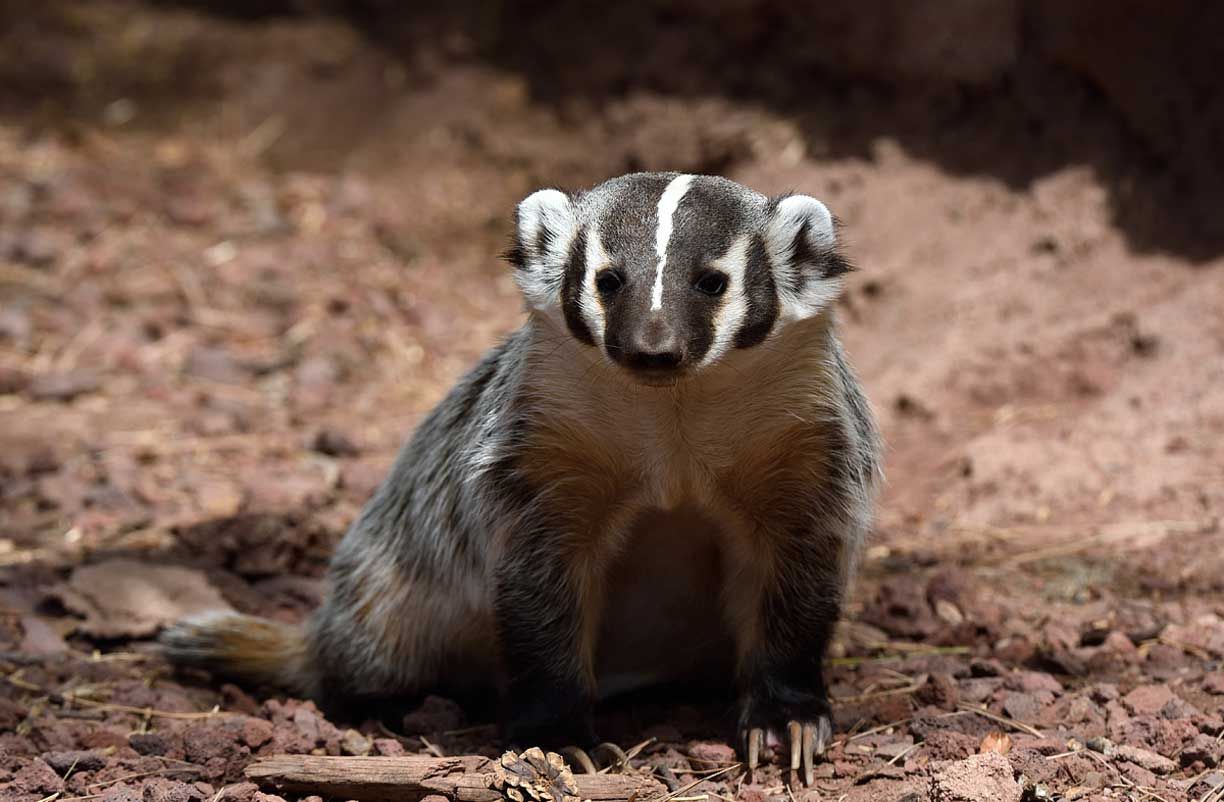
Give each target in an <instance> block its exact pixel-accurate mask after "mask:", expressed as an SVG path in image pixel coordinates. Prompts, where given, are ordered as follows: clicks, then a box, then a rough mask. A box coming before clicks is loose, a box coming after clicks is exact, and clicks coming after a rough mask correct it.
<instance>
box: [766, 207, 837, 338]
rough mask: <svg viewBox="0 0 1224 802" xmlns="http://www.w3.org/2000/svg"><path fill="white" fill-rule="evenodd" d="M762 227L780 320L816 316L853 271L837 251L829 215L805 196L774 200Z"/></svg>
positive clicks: (832, 224) (835, 233)
mask: <svg viewBox="0 0 1224 802" xmlns="http://www.w3.org/2000/svg"><path fill="white" fill-rule="evenodd" d="M772 206H773V208H772V211H771V213H770V217H769V222H768V223H767V224H766V226H765V248H766V250H767V251H768V253H769V261H770V265H771V266H772V268H773V271H774V284H775V285H776V286H777V288H778V297H779V300H780V301H781V311H782V314H783V316H786V317H792V318H805V317H811V316H813V315H815V314H817V313H818V312H819V311H820V310H821V309H822V308H824V307H825V306H827V305H828V304H829V303H830V302H831V301H832V300H833V299H834V298H836V297H837V294H838V293H839V292H840V291H841V282H840V281H839V278H840V276H841V275H842V274H844V273H847V272H849V271H850V270H851V269H852V268H851V266H850V264H849V262H847V261H846V259H845V257H843V256H842V254H841V253H840V252H839V251H838V248H837V232H836V227H835V224H834V221H833V215H831V214H830V213H829V210H828V209H827V208H826V207H825V205H824V204H823V203H821V202H820V201H818V200H816V199H815V198H811V197H808V196H807V195H788V196H786V197H783V198H778V199H776V200H775V201H774V202H773V204H772Z"/></svg>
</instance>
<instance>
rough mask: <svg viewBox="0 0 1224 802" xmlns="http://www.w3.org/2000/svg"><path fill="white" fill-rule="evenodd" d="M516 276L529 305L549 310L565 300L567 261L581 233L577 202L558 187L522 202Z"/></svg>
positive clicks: (518, 219) (516, 247) (518, 222)
mask: <svg viewBox="0 0 1224 802" xmlns="http://www.w3.org/2000/svg"><path fill="white" fill-rule="evenodd" d="M516 218H517V231H516V232H515V240H516V243H515V250H516V251H517V255H516V262H517V267H518V270H516V271H515V279H516V280H517V281H518V285H519V289H521V290H522V292H523V297H524V298H526V299H527V303H528V305H529V306H531V307H533V308H535V309H540V310H546V309H550V308H553V307H556V306H557V305H558V304H560V302H561V281H562V279H563V278H564V271H565V262H566V259H567V258H568V256H569V252H570V247H571V245H572V244H573V241H574V235H575V234H576V233H577V230H578V224H577V219H576V216H575V214H574V205H573V203H572V202H571V201H570V199H569V196H567V195H566V194H565V193H564V192H561V191H559V190H555V189H541V190H539V191H538V192H533V193H532V194H531V195H528V196H527V197H526V198H525V199H524V200H523V201H522V202H521V203H519V205H518V211H517V215H516Z"/></svg>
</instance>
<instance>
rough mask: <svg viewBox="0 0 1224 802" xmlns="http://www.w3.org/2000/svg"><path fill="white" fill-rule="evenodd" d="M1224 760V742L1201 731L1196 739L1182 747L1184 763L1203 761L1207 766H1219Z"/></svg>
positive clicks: (1182, 760)
mask: <svg viewBox="0 0 1224 802" xmlns="http://www.w3.org/2000/svg"><path fill="white" fill-rule="evenodd" d="M1221 761H1224V743H1221V742H1220V741H1219V740H1217V739H1215V738H1212V737H1211V736H1210V735H1207V734H1205V733H1199V734H1198V735H1197V736H1195V738H1194V740H1192V741H1191V742H1190V743H1188V744H1186V746H1185V748H1184V749H1182V753H1181V762H1182V765H1184V766H1188V765H1190V764H1192V763H1202V764H1203V765H1205V766H1218V765H1220V763H1221Z"/></svg>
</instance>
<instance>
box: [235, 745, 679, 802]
mask: <svg viewBox="0 0 1224 802" xmlns="http://www.w3.org/2000/svg"><path fill="white" fill-rule="evenodd" d="M245 773H246V776H247V779H249V780H251V781H252V782H254V783H258V784H259V785H263V786H271V787H273V788H275V789H277V790H279V791H287V792H290V793H296V794H317V795H319V796H323V797H334V798H336V799H356V800H360V802H417V800H420V799H422V798H424V797H426V796H429V795H430V794H438V795H440V796H444V797H446V798H447V799H449V800H451V801H452V802H501V800H503V799H504V797H503V796H502V794H501V792H500V791H497V790H495V789H494V788H493V785H492V779H493V761H492V760H489V759H488V758H486V757H480V756H479V755H464V756H461V757H446V758H437V757H420V756H411V755H410V756H405V757H328V756H317V755H274V756H272V757H265V758H260V759H258V760H256V761H255V762H254V763H251V764H250V765H249V766H247V767H246V772H245ZM574 782H575V783H576V784H577V786H578V794H579V796H581V797H582V799H583V800H590V802H628V800H629V799H630V798H634V799H642V800H649V799H651V798H658V797H661V796H663V794H664V793H665V792H666V789H665V788H664V787H663V786H662V785H661V784H660V783H659V782H657V781H655V780H653V779H651V778H649V777H645V776H632V775H627V774H575V775H574Z"/></svg>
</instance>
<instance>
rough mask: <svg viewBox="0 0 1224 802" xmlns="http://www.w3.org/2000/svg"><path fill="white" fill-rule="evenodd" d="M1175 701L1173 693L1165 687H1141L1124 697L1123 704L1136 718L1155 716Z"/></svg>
mask: <svg viewBox="0 0 1224 802" xmlns="http://www.w3.org/2000/svg"><path fill="white" fill-rule="evenodd" d="M1173 699H1174V696H1173V691H1171V690H1169V688H1168V687H1167V686H1165V685H1140V686H1139V687H1138V688H1135V689H1134V690H1133V691H1131V692H1130V693H1128V694H1127V695H1126V696H1124V697H1122V704H1124V705H1126V707H1127V708H1128V709H1129V710H1130V712H1131V713H1132V714H1134V715H1136V716H1155V715H1157V714H1159V713H1160V710H1161V708H1163V707H1164V706H1165V705H1167V704H1168V703H1169V702H1171V701H1173Z"/></svg>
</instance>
